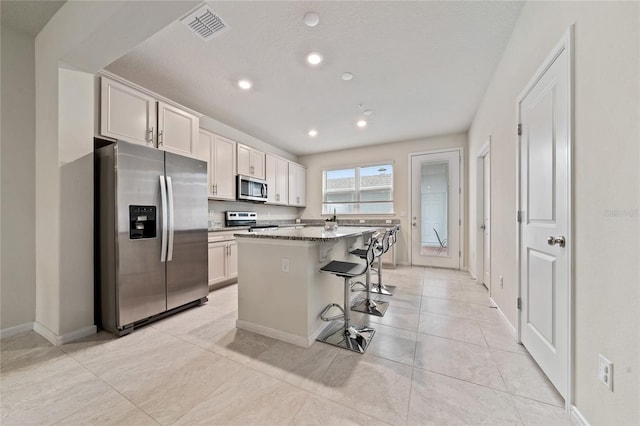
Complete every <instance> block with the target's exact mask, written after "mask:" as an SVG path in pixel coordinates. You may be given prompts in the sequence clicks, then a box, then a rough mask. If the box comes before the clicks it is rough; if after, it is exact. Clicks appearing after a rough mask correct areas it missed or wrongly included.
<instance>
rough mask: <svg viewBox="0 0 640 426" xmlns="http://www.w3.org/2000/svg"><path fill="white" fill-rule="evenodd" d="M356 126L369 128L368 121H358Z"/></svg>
mask: <svg viewBox="0 0 640 426" xmlns="http://www.w3.org/2000/svg"><path fill="white" fill-rule="evenodd" d="M356 124H357V125H358V127H367V120H358V122H357V123H356Z"/></svg>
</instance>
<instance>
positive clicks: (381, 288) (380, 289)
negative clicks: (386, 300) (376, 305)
mask: <svg viewBox="0 0 640 426" xmlns="http://www.w3.org/2000/svg"><path fill="white" fill-rule="evenodd" d="M395 292H396V286H395V285H384V284H382V285H378V284H371V293H376V294H383V295H385V296H393V294H394V293H395Z"/></svg>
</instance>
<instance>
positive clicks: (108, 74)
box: [98, 70, 204, 118]
mask: <svg viewBox="0 0 640 426" xmlns="http://www.w3.org/2000/svg"><path fill="white" fill-rule="evenodd" d="M98 75H99V76H102V77H107V78H110V79H112V80H114V81H117V82H118V83H121V84H124V85H127V86H129V87H131V88H133V89H136V90H138V91H140V92H142V93H144V94H147V95H149V96H153V97H154V98H155V99H156V100H157V101H161V102H164V103H166V104H169V105H172V106H175V107H177V108H180V109H182V110H184V111H187V112H189V113H190V114H193V115H195V116H196V117H198V118H202V117H204V114H202V113H199V112H198V111H196V110H194V109H191V108H189V107H186V106H184V105H182V104H179V103H178V102H175V101H173V100H171V99H169V98H165V97H164V96H162V95H159V94H157V93H155V92H152V91H151V90H149V89H147V88H144V87H142V86H139V85H137V84H136V83H132V82H131V81H129V80H126V79H124V78H122V77H120V76H119V75H116V74H113V73H111V72H109V71H106V70H100V71H98Z"/></svg>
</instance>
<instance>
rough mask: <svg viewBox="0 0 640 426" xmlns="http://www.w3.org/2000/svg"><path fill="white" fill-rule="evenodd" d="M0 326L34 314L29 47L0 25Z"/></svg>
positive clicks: (23, 36) (32, 55) (32, 59)
mask: <svg viewBox="0 0 640 426" xmlns="http://www.w3.org/2000/svg"><path fill="white" fill-rule="evenodd" d="M1 32H2V34H1V36H0V38H1V51H2V62H1V64H2V65H1V67H2V68H1V71H0V75H1V76H2V77H1V78H2V83H1V85H2V87H1V91H2V134H1V139H2V145H1V146H0V152H1V153H2V154H1V165H0V172H1V177H0V182H1V184H0V186H1V191H2V202H1V203H0V210H1V218H2V220H1V222H0V223H1V226H0V229H1V231H0V232H1V233H2V239H1V241H2V243H1V248H0V251H1V253H2V265H3V267H2V271H1V278H0V280H1V285H0V299H1V307H0V329H1V330H6V329H9V328H11V327H16V326H20V325H23V324H29V323H32V322H33V321H34V320H35V295H36V276H35V231H34V227H33V224H34V221H35V100H36V98H35V74H34V73H35V53H34V52H35V47H34V39H33V37H31V36H29V35H27V34H23V33H20V32H17V31H15V30H13V29H11V28H8V27H6V26H3V27H2V29H1Z"/></svg>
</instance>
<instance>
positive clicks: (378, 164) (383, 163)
mask: <svg viewBox="0 0 640 426" xmlns="http://www.w3.org/2000/svg"><path fill="white" fill-rule="evenodd" d="M383 166H391V168H392V172H391V186H390V187H388V186H380V187H373V188H379V189H385V188H390V190H391V199H390V200H383V201H361V200H360V199H361V194H360V193H361V187H360V169H363V168H367V167H383ZM349 169H352V170H354V181H355V182H354V189H353V194H354V197H355V200H353V201H342V202H341V201H338V202H327V201H325V200H326V194H327V189H326V174H327V172H332V171H337V170H349ZM395 173H396V166H395V162H394V161H393V160H388V161H372V162H367V163H359V164H355V165H354V164H350V165H341V166H332V167H326V168H323V169H322V175H321V179H320V180H321V185H322V200H321V202H320V205H321V207H320V216H321V217H331V216H333V213H332V212H328V213H325V212H324V211H325V205H327V204H354V205H356V206H357V210H358V212H355V213H340V215H341V216H395V199H394V197H395V195H394V193H395ZM365 191H366V190H365ZM334 192H336V193H338V192H345V193H346V192H347V191H334ZM348 192H349V193H351V192H352V191H348ZM380 203H391V211H390V212H385V213H363V212H361V211H360V208H359V207H360V205H363V204H380Z"/></svg>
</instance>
